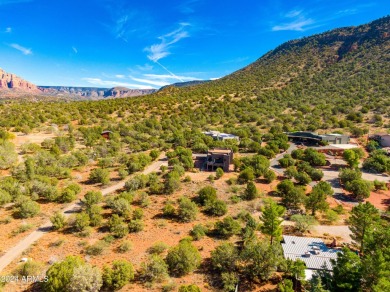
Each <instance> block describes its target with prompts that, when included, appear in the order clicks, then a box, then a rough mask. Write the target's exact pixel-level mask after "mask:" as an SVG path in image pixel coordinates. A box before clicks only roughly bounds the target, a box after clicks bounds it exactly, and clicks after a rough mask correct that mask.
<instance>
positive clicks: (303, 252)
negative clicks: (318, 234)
mask: <svg viewBox="0 0 390 292" xmlns="http://www.w3.org/2000/svg"><path fill="white" fill-rule="evenodd" d="M282 248H283V255H284V258H285V259H290V260H293V261H296V260H298V259H299V260H301V261H303V262H304V263H305V265H306V270H305V276H306V280H309V279H311V278H312V275H313V274H314V273H315V272H316V271H320V270H327V271H332V270H333V266H332V263H331V260H332V259H333V260H336V259H337V253H338V252H340V250H338V249H333V248H328V247H327V246H326V244H325V243H324V241H323V240H322V239H321V238H315V237H300V236H288V235H284V236H283V241H282Z"/></svg>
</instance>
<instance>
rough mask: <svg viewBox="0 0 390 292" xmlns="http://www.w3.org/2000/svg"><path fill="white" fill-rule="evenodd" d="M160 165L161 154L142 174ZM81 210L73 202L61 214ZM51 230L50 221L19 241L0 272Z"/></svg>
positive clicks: (105, 191)
mask: <svg viewBox="0 0 390 292" xmlns="http://www.w3.org/2000/svg"><path fill="white" fill-rule="evenodd" d="M161 165H168V161H167V157H166V156H165V153H162V154H161V155H160V157H159V158H158V160H157V161H155V162H153V163H152V164H151V165H149V166H148V167H147V168H146V169H145V170H144V171H142V173H143V174H149V173H151V172H154V171H157V170H159V169H160V166H161ZM124 186H125V181H121V182H119V183H117V184H115V185H112V186H109V187H108V188H105V189H101V192H102V194H103V196H105V195H108V194H110V193H113V192H115V191H117V190H120V189H122V188H123V187H124ZM80 208H81V204H80V202H75V203H72V204H70V205H69V206H67V207H65V208H64V209H63V210H62V214H63V215H64V216H65V217H69V216H70V215H71V214H72V213H74V212H77V211H79V210H80ZM51 228H52V224H51V222H50V221H48V222H46V223H44V224H42V225H41V226H40V227H39V228H38V229H36V230H35V231H33V232H31V233H30V234H29V235H27V236H26V237H24V238H23V239H22V240H21V241H19V242H18V243H17V244H16V245H15V246H14V247H12V248H11V249H9V250H8V251H6V252H5V253H4V254H3V255H2V256H1V257H0V272H1V271H2V270H3V269H4V268H5V267H7V266H8V265H9V264H10V263H11V262H12V261H14V260H15V259H16V258H18V257H19V256H20V255H21V254H22V253H23V251H25V250H26V249H28V248H29V247H30V246H31V245H32V244H33V243H34V242H36V241H37V240H38V239H40V238H41V237H42V236H44V235H45V234H46V233H48V232H50V230H51Z"/></svg>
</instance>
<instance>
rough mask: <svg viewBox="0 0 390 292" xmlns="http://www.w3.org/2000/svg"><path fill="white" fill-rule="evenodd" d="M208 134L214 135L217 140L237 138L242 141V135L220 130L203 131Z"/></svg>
mask: <svg viewBox="0 0 390 292" xmlns="http://www.w3.org/2000/svg"><path fill="white" fill-rule="evenodd" d="M203 134H205V135H206V136H209V137H212V138H213V139H214V140H217V141H225V140H236V141H238V142H239V141H240V137H238V136H236V135H233V134H226V133H221V132H218V131H208V132H203Z"/></svg>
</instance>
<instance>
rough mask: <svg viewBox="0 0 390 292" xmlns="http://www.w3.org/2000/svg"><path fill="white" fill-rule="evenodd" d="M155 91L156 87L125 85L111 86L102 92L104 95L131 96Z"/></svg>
mask: <svg viewBox="0 0 390 292" xmlns="http://www.w3.org/2000/svg"><path fill="white" fill-rule="evenodd" d="M153 92H156V89H129V88H127V87H113V88H111V89H109V90H107V91H106V92H105V93H104V97H131V96H140V95H146V94H151V93H153Z"/></svg>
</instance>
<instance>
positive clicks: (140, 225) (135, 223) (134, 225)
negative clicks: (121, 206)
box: [129, 219, 144, 232]
mask: <svg viewBox="0 0 390 292" xmlns="http://www.w3.org/2000/svg"><path fill="white" fill-rule="evenodd" d="M142 230H144V222H143V221H142V220H140V219H133V220H130V222H129V231H130V232H140V231H142Z"/></svg>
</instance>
